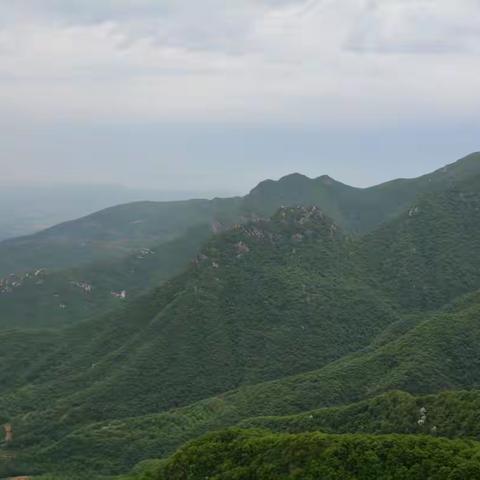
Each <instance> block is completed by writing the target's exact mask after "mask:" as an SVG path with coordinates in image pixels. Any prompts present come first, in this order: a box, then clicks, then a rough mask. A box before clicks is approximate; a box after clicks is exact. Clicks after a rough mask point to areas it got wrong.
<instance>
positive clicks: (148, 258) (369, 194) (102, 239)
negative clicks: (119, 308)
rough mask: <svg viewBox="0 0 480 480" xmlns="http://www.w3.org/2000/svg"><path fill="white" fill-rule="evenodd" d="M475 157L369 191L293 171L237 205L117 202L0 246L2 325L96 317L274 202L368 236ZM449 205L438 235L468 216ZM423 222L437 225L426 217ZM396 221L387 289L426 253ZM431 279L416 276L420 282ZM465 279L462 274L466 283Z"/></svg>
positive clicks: (452, 179) (458, 174) (468, 168)
mask: <svg viewBox="0 0 480 480" xmlns="http://www.w3.org/2000/svg"><path fill="white" fill-rule="evenodd" d="M479 158H480V157H479V155H475V154H474V155H471V156H469V157H466V158H465V159H462V160H460V161H458V162H456V163H454V164H452V165H450V166H447V167H445V168H443V169H441V170H439V171H437V172H434V173H432V174H429V175H426V176H424V177H420V178H417V179H412V180H396V181H393V182H389V183H387V184H382V185H379V186H377V187H372V188H368V189H358V188H353V187H348V186H346V185H343V184H341V183H339V182H336V181H334V180H333V179H331V178H329V177H326V176H323V177H319V178H317V179H309V178H307V177H305V176H302V175H299V174H293V175H289V176H287V177H284V178H282V179H281V180H279V181H278V182H273V181H265V182H262V183H261V184H260V185H258V186H257V187H256V188H255V189H253V190H252V191H251V192H250V193H249V194H248V195H247V196H246V197H244V198H243V199H241V198H233V199H215V200H212V201H207V200H192V201H188V202H163V203H162V202H143V203H142V202H140V203H133V204H128V205H121V206H118V207H114V208H110V209H107V210H104V211H101V212H98V213H96V214H93V215H90V216H88V217H85V218H83V219H79V220H76V221H73V222H67V223H65V224H62V225H59V226H57V227H53V228H51V229H49V230H46V231H44V232H40V233H39V234H37V235H35V236H31V237H24V238H20V239H13V240H10V241H8V242H2V243H0V276H3V277H4V278H3V279H0V327H4V328H5V327H34V328H41V327H57V326H65V325H70V324H73V323H76V322H78V321H80V320H84V319H87V318H89V317H91V316H93V315H97V316H98V315H99V314H100V313H102V312H105V311H108V310H109V309H111V308H114V307H115V306H116V305H118V304H119V303H121V301H122V300H121V298H122V296H128V297H129V298H132V297H135V296H137V295H139V294H140V293H142V292H143V291H146V290H148V289H151V288H153V287H155V286H158V285H159V284H161V283H162V282H163V281H165V280H166V279H168V278H171V277H172V276H173V275H175V274H177V273H179V272H180V270H181V269H182V268H184V266H185V265H187V263H188V262H189V261H191V260H192V258H193V257H194V256H195V254H196V253H197V252H198V250H199V249H200V246H201V244H202V243H203V241H204V240H205V239H206V237H207V235H208V232H210V231H212V230H213V231H215V232H219V231H222V230H224V229H226V228H229V227H230V226H232V225H233V224H234V223H240V224H243V223H245V222H248V221H249V220H251V219H258V218H259V217H264V218H268V217H270V216H271V215H272V214H273V213H274V212H275V211H276V210H277V209H278V208H279V207H280V206H282V205H287V206H288V205H317V206H321V208H322V211H324V212H326V213H327V215H329V216H330V217H331V218H333V219H334V221H335V222H336V223H337V224H339V225H341V226H342V228H343V229H344V230H345V231H346V232H352V231H356V232H364V231H368V230H371V229H372V228H373V227H375V226H376V225H378V224H380V223H382V222H384V221H385V220H387V219H389V218H394V217H396V216H398V215H399V214H401V212H402V211H404V210H406V209H407V207H408V205H410V203H411V202H414V200H415V199H416V198H418V195H419V194H425V192H437V191H438V192H442V191H445V189H452V188H454V187H455V185H458V184H461V183H462V182H463V181H464V180H465V179H468V178H471V177H472V175H473V174H474V173H475V172H477V170H478V172H480V167H479V165H480V162H479ZM450 195H453V196H454V195H455V194H452V193H450ZM420 196H421V195H420ZM434 198H435V197H434ZM450 200H451V199H450ZM450 200H449V199H448V198H445V199H444V201H443V203H442V204H441V205H440V203H441V202H439V201H438V199H437V200H434V201H435V202H437V208H439V209H441V208H447V209H449V208H456V209H457V211H452V212H450V213H451V216H450V217H447V216H445V215H443V213H442V212H441V211H440V210H439V212H438V215H439V216H440V217H441V218H442V221H443V222H444V228H445V229H449V228H457V226H456V224H455V222H457V220H456V219H455V218H454V215H460V216H462V215H467V213H462V212H463V208H464V207H466V209H467V210H466V211H467V212H468V208H472V206H470V207H468V205H467V203H468V200H467V199H464V200H465V201H464V202H463V203H464V204H458V202H457V203H455V202H454V204H453V206H452V205H451V204H450V203H451V202H450ZM475 208H476V207H475ZM459 209H460V210H459ZM468 214H469V213H468ZM409 215H410V216H411V217H418V216H419V215H420V218H412V220H416V225H417V227H415V228H417V230H418V229H420V230H421V229H422V228H423V229H428V228H430V226H429V225H427V224H426V223H425V222H423V219H422V218H421V211H420V208H419V207H418V206H415V204H414V203H413V204H412V208H411V209H410V211H409ZM428 218H429V219H430V221H432V222H436V221H437V219H436V218H434V217H433V215H430V216H429V217H428ZM427 220H428V219H427ZM466 221H468V218H467V219H466ZM448 222H450V223H451V225H449V224H448ZM411 223H413V221H412V222H411ZM403 224H404V223H402V222H401V221H400V223H397V227H395V226H392V225H389V226H388V227H387V228H388V230H389V232H390V233H387V232H385V234H384V236H387V235H390V237H391V238H395V236H396V235H397V234H399V235H401V236H402V238H404V242H405V244H404V245H400V244H399V243H398V242H394V243H395V245H396V248H397V249H400V250H401V251H396V252H393V251H391V252H390V255H387V253H388V252H386V251H385V252H383V254H382V255H381V256H379V258H381V259H384V260H382V261H385V262H386V263H385V265H383V266H382V265H378V269H379V270H380V271H381V270H382V269H383V270H384V273H383V274H381V275H382V276H383V277H384V280H385V281H386V282H387V283H389V284H390V286H391V290H392V291H394V290H395V289H396V288H397V287H398V286H399V284H400V283H402V282H404V283H405V279H402V278H400V277H398V276H397V278H396V279H395V280H394V279H392V278H391V275H390V268H389V265H388V258H390V257H397V256H398V255H403V256H404V257H405V258H404V260H405V262H417V263H418V265H417V267H416V268H422V267H421V264H422V262H423V263H424V264H425V262H427V263H428V261H429V259H428V255H430V253H429V252H423V251H420V252H418V254H417V255H416V256H413V255H411V249H412V248H415V247H414V246H412V245H413V244H412V245H410V244H409V243H408V242H410V243H411V242H414V243H415V241H417V240H418V239H412V240H410V239H409V238H407V235H417V236H418V235H420V236H421V235H424V233H425V232H421V231H420V230H419V231H418V232H417V233H414V232H413V230H412V229H413V228H414V227H413V226H410V225H408V224H406V226H405V228H407V229H409V231H408V232H397V231H396V230H395V228H397V229H398V228H403V227H401V225H403ZM374 238H376V239H379V236H378V235H375V236H374ZM442 238H443V237H442ZM451 238H452V239H453V238H456V237H454V236H452V237H451ZM378 241H381V242H383V245H378V246H377V245H372V249H373V250H372V249H371V252H373V255H372V254H370V255H369V257H370V259H373V261H374V262H375V261H377V258H376V257H377V255H376V253H375V249H376V248H377V247H378V248H383V249H385V248H390V247H388V246H387V245H388V244H387V243H386V242H385V241H384V239H383V237H382V238H381V239H380V240H378ZM372 243H375V240H372ZM429 248H430V247H429ZM435 248H437V249H438V248H442V245H437V246H436V247H435ZM409 249H410V250H409ZM444 250H445V251H446V249H444ZM451 260H452V261H453V260H454V259H451ZM83 264H86V265H83ZM65 267H69V268H65ZM411 267H412V265H410V266H408V268H411ZM472 268H474V267H473V266H472ZM7 272H8V273H9V274H8V275H7ZM14 272H17V273H14ZM430 273H431V272H428V271H425V272H423V274H425V275H427V276H428V275H430ZM469 277H470V274H469V273H468V272H467V277H466V278H465V281H466V282H468V278H469ZM419 280H421V277H420V278H419ZM443 280H444V279H438V282H437V283H438V285H432V286H431V288H432V289H434V291H435V292H436V295H437V296H438V299H439V301H443V300H442V299H443V291H442V288H437V286H440V287H441V286H442V285H445V286H446V288H450V286H447V284H448V281H447V282H446V283H445V284H443V283H442V282H443ZM447 280H448V278H447ZM393 281H395V282H396V283H392V282H393ZM407 282H408V280H407ZM405 288H410V290H411V291H409V292H405V291H404V290H403V289H402V288H401V289H400V291H401V292H402V298H404V299H405V302H407V303H409V302H410V301H411V299H410V297H411V296H412V295H414V296H416V298H417V302H419V303H421V302H423V301H424V300H422V298H423V297H425V296H427V297H429V298H430V300H429V301H430V302H432V301H433V300H432V297H433V295H434V294H433V290H431V291H429V292H423V293H422V291H423V287H422V286H418V285H417V283H413V284H412V283H407V284H405ZM458 288H459V290H461V289H462V287H461V286H458ZM414 289H415V291H412V290H414ZM122 292H124V293H122ZM422 296H423V297H422ZM119 299H120V300H119ZM437 303H438V302H437Z"/></svg>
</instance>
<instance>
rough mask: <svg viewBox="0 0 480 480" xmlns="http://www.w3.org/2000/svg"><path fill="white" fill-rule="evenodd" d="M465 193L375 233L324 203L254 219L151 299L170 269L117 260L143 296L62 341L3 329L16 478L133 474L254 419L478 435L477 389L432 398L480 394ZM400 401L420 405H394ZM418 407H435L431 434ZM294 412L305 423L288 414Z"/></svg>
mask: <svg viewBox="0 0 480 480" xmlns="http://www.w3.org/2000/svg"><path fill="white" fill-rule="evenodd" d="M464 162H466V161H464ZM458 165H459V164H457V165H456V166H455V167H452V168H458ZM460 165H470V163H468V161H467V163H463V164H460ZM449 172H451V170H449V169H447V170H446V171H445V172H438V173H436V174H433V176H432V177H430V178H431V181H429V182H428V183H433V184H435V183H436V180H435V179H436V178H443V177H442V175H446V177H445V178H448V179H450V178H451V177H452V175H453V174H450V173H449ZM453 177H454V178H455V179H456V178H458V177H457V176H456V175H453ZM297 180H299V181H300V182H303V181H304V180H303V179H297ZM297 180H296V181H297ZM323 181H325V179H323ZM279 183H281V182H279ZM439 183H441V182H440V181H439ZM448 185H449V186H448V188H439V189H438V191H430V192H424V193H422V194H421V195H420V196H417V197H416V199H415V201H414V202H413V203H412V204H411V205H410V206H409V207H408V208H406V209H405V210H404V212H403V213H400V214H399V215H397V216H396V218H394V219H393V220H391V221H390V222H388V223H387V224H385V225H382V226H380V227H379V228H377V229H375V230H374V231H372V232H370V233H368V234H366V235H364V236H360V237H358V236H351V235H349V234H347V233H344V231H343V230H342V229H341V228H339V227H338V226H337V225H336V224H335V223H334V222H333V221H332V220H331V219H330V218H329V216H328V215H326V214H325V213H323V212H322V210H321V209H319V208H318V207H315V206H310V207H308V206H295V207H282V208H280V209H279V210H277V212H276V213H275V214H274V215H273V216H272V217H271V218H270V219H262V218H256V219H254V220H250V221H246V218H245V219H244V220H245V221H242V222H241V223H239V224H237V225H236V226H234V227H233V228H231V229H229V230H227V231H225V232H223V233H221V234H218V235H215V236H213V237H211V238H209V240H208V241H207V242H206V243H205V244H204V245H203V247H202V248H201V250H200V251H199V253H198V254H197V255H196V257H195V258H194V261H193V262H191V264H190V266H189V267H188V268H187V269H186V270H185V271H184V272H183V273H181V274H180V275H177V276H175V277H174V278H172V279H170V280H168V281H166V282H165V283H163V285H161V286H160V287H159V288H157V289H155V290H153V291H150V292H149V293H146V294H140V293H141V290H142V288H148V284H149V283H150V282H152V281H162V280H164V278H162V277H161V276H160V274H159V273H156V274H154V272H155V271H158V272H159V271H160V270H161V268H158V269H157V268H156V267H155V266H153V267H152V268H151V266H148V265H147V266H146V267H145V270H141V265H142V264H143V263H144V262H143V259H138V258H133V257H130V258H128V259H126V260H124V262H125V263H123V264H122V263H121V262H114V263H113V265H117V266H118V265H120V267H118V270H117V272H118V279H119V280H121V279H122V278H123V279H126V277H122V272H127V273H128V268H127V267H125V265H128V266H130V265H133V266H134V267H135V268H139V269H140V270H139V274H138V277H135V276H133V277H132V278H131V282H132V288H135V286H138V285H140V287H137V288H138V293H139V294H140V296H136V295H132V297H131V298H130V297H127V298H126V299H124V301H120V302H118V303H120V305H119V306H117V308H115V309H114V310H112V311H111V312H109V313H106V314H104V315H102V316H99V317H96V318H92V319H91V320H88V321H84V322H80V323H77V324H75V325H73V326H71V327H68V328H65V329H61V330H51V331H43V330H30V331H28V330H23V331H20V330H12V331H3V332H2V334H1V335H2V340H3V342H2V344H3V345H5V347H4V348H3V349H1V350H0V358H1V359H2V362H0V380H1V387H0V416H1V417H2V421H8V422H11V423H12V425H13V427H14V432H15V439H14V441H13V442H12V443H10V444H8V445H4V446H3V448H2V447H0V476H1V475H11V474H13V473H12V472H14V473H15V472H16V473H19V474H23V473H35V472H48V471H51V472H69V474H70V475H73V474H75V473H77V474H78V473H84V474H85V475H87V477H88V475H93V473H95V474H104V475H109V474H112V473H113V474H116V473H121V472H125V471H127V470H128V469H129V468H131V467H132V466H133V465H135V464H136V463H138V462H139V461H142V460H144V459H147V458H154V457H165V456H166V455H170V454H172V452H174V451H175V450H176V449H177V448H178V447H180V446H181V445H182V444H183V443H185V442H187V441H189V440H192V439H195V438H197V437H198V436H200V435H202V434H204V433H207V432H209V431H212V430H216V429H219V428H226V427H233V426H235V425H237V424H239V423H240V425H241V426H242V427H247V426H252V427H257V426H259V427H262V428H271V430H273V431H275V432H277V433H279V434H283V433H285V432H287V433H288V432H294V433H300V432H304V431H309V430H312V431H316V430H317V429H319V430H321V431H324V432H326V433H357V432H361V433H375V434H387V433H402V434H407V433H408V434H413V433H429V434H432V433H433V431H432V430H431V429H432V428H433V427H436V431H435V434H438V435H442V436H452V437H454V436H473V437H477V430H476V428H475V422H476V416H475V415H476V413H475V412H476V405H477V402H478V401H477V400H476V396H475V395H476V393H472V395H473V396H472V397H471V398H470V397H468V394H466V393H462V394H458V395H460V396H456V395H457V394H456V393H455V392H453V393H452V394H451V395H452V396H451V397H448V398H446V397H445V396H443V397H442V396H441V395H440V396H438V397H435V398H433V397H431V398H430V397H424V396H425V395H428V394H435V393H439V392H442V391H444V390H457V389H480V374H479V373H478V372H480V368H479V367H480V365H479V362H480V360H479V359H480V347H479V345H480V341H479V340H480V326H479V324H478V317H479V313H480V295H479V294H478V291H480V268H479V267H480V265H479V264H478V263H479V262H480V260H478V259H479V258H480V255H479V253H480V252H479V242H478V238H480V221H479V215H480V176H472V177H469V178H467V179H466V180H464V181H462V182H459V181H456V180H455V181H453V182H450V180H449V181H448ZM297 201H298V198H297ZM207 230H208V229H207ZM199 232H205V230H201V229H200V230H199ZM202 234H203V233H202ZM200 236H201V235H199V237H200ZM190 238H191V239H192V241H191V242H190V243H189V242H186V243H185V244H182V243H181V242H175V241H173V242H171V243H170V244H169V245H170V246H169V247H168V248H167V249H165V251H163V250H160V252H162V253H161V255H164V256H163V257H162V256H159V257H156V256H155V255H153V254H152V257H151V258H152V262H158V263H157V264H158V265H159V266H162V268H163V266H165V263H168V261H171V263H170V265H171V268H172V270H171V271H172V273H173V272H174V270H175V269H177V268H178V269H180V268H181V258H182V255H181V252H183V251H184V250H182V249H183V248H185V251H186V250H187V249H189V248H190V249H191V250H190V251H191V252H193V251H195V243H196V240H197V239H196V238H195V237H194V236H193V235H192V236H191V237H190ZM185 239H186V240H188V237H185ZM198 240H199V241H200V238H198ZM177 253H178V255H177ZM148 256H149V255H147V257H148ZM129 262H131V263H129ZM147 263H148V262H147V261H146V262H145V264H147ZM89 268H92V267H89ZM72 271H73V270H72ZM78 271H82V272H87V271H88V269H85V270H77V272H78ZM102 271H103V269H101V270H99V271H98V272H97V274H98V275H100V274H101V273H102ZM42 275H44V274H43V273H39V274H38V275H37V277H40V278H41V279H43V277H42ZM55 275H60V273H58V274H54V275H53V276H52V277H53V278H55ZM149 275H158V276H156V277H154V276H149ZM47 276H48V275H47ZM115 276H117V275H115ZM127 277H128V274H127ZM142 279H143V280H142ZM125 281H126V280H125ZM142 282H144V283H142ZM45 285H47V286H48V282H47V281H45ZM105 285H109V284H108V283H107V282H106V283H105ZM142 285H144V287H141V286H142ZM41 286H42V288H43V285H41ZM110 288H111V287H110V286H108V287H106V290H105V291H106V292H107V293H109V292H108V290H109V289H110ZM18 291H19V292H20V291H21V290H18ZM109 294H110V293H109ZM115 300H119V299H116V298H115ZM99 302H100V303H99V305H101V301H99ZM80 303H81V302H79V304H80ZM93 308H94V307H93V306H92V311H93ZM55 321H57V320H55ZM392 390H402V391H405V392H407V394H387V395H385V396H382V395H383V394H384V393H387V392H390V391H392ZM408 394H415V395H422V396H423V397H421V398H419V399H418V398H415V399H413V398H412V397H409V396H408ZM378 395H380V397H379V398H377V399H374V400H369V399H372V398H373V397H376V396H378ZM402 395H403V396H402ZM362 401H364V402H366V403H362ZM375 402H377V403H375ZM418 402H420V403H421V402H431V404H430V403H429V404H428V406H426V405H422V406H425V408H427V412H428V413H427V414H426V419H425V422H424V424H423V425H422V426H421V427H422V428H421V429H420V428H419V427H420V425H419V424H418V420H419V419H420V418H417V416H418V414H419V412H420V408H422V406H420V407H419V403H418ZM441 402H444V403H443V404H442V403H441ZM455 402H456V403H455ZM455 404H457V405H461V406H460V412H461V414H458V415H456V414H452V412H453V408H454V406H455ZM342 405H343V406H342ZM345 405H348V406H345ZM382 405H383V406H384V407H385V415H384V416H382V415H381V414H379V409H381V408H383V407H382ZM431 405H432V406H431ZM442 405H443V406H442ZM325 407H329V409H328V410H324V408H325ZM330 407H335V408H334V409H333V410H332V409H331V408H330ZM319 409H321V410H319ZM362 409H363V410H362ZM375 409H377V410H375ZM431 409H433V410H434V411H435V412H437V413H430V411H431ZM312 410H315V412H314V413H312V412H311V411H312ZM365 410H366V413H365ZM440 411H442V412H444V413H442V414H440V413H438V412H440ZM305 412H308V413H305ZM344 412H347V413H344ZM372 412H373V413H372ZM446 412H450V417H451V418H450V419H448V418H447V413H446ZM403 413H405V417H402V415H403ZM286 415H288V416H291V415H300V416H299V417H291V418H292V420H291V422H292V423H290V424H289V423H288V422H289V421H290V420H289V419H285V418H271V417H285V416H286ZM311 415H312V416H313V417H314V426H312V428H308V426H307V428H304V425H305V422H307V420H305V419H306V418H308V419H309V416H311ZM342 415H343V416H342ZM435 415H438V416H437V417H435ZM265 416H266V417H269V418H267V419H262V418H258V417H265ZM306 416H307V417H306ZM433 421H434V422H435V423H434V424H431V423H430V422H433ZM241 422H243V423H241ZM449 422H450V423H449ZM307 423H308V422H307ZM295 424H298V425H300V427H299V429H298V430H295V429H294V428H293V427H292V426H291V425H295ZM462 429H463V430H462ZM279 441H280V440H279ZM407 441H413V440H407ZM352 448H353V447H352ZM409 448H410V447H409ZM9 452H10V453H11V455H13V456H14V459H13V460H12V459H10V460H8V462H5V461H3V460H1V459H2V458H10V457H8V455H9ZM2 462H3V463H2ZM219 474H220V473H219ZM452 475H453V474H452ZM452 478H455V477H452Z"/></svg>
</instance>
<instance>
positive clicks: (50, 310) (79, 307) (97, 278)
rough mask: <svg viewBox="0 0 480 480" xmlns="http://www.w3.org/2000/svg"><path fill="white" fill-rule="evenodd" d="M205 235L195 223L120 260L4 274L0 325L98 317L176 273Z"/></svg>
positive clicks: (35, 324)
mask: <svg viewBox="0 0 480 480" xmlns="http://www.w3.org/2000/svg"><path fill="white" fill-rule="evenodd" d="M211 235H212V230H211V227H210V226H208V225H201V226H199V227H192V228H190V229H189V230H188V231H187V232H186V233H185V235H183V236H181V237H180V238H177V239H175V240H170V241H169V242H165V243H161V244H157V245H152V246H151V248H142V249H139V250H137V251H136V252H135V253H133V254H130V255H128V256H126V257H124V258H120V259H111V260H106V261H98V262H93V263H90V264H88V265H86V266H80V267H76V268H69V269H64V270H53V271H51V270H48V269H41V270H36V271H32V272H26V273H23V274H18V275H10V276H8V277H7V278H6V279H4V280H3V282H1V281H0V282H1V283H0V311H1V313H0V328H40V327H45V328H54V327H65V326H69V325H72V324H75V323H78V322H79V321H81V320H86V319H89V318H91V317H99V316H100V315H101V314H102V313H106V312H108V311H109V310H112V309H115V308H119V307H120V306H121V305H122V304H123V303H125V301H126V299H132V298H135V297H137V296H139V295H141V294H142V293H146V292H147V291H149V290H151V289H152V286H158V285H161V284H162V283H163V282H164V281H166V280H168V279H169V278H171V277H173V276H174V275H176V274H180V273H181V272H182V271H183V270H185V268H187V266H188V265H189V263H190V262H191V260H192V259H193V258H194V257H195V255H196V254H197V253H198V250H199V244H201V243H202V242H204V241H206V240H207V239H208V238H209V237H210V236H211Z"/></svg>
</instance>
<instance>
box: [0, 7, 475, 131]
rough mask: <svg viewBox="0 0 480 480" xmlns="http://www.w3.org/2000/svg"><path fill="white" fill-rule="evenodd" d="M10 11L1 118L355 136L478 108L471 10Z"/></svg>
mask: <svg viewBox="0 0 480 480" xmlns="http://www.w3.org/2000/svg"><path fill="white" fill-rule="evenodd" d="M6 3H7V2H3V3H0V59H1V62H0V118H4V119H10V118H19V119H22V118H27V119H30V120H32V119H33V120H35V121H41V122H48V121H58V120H59V119H60V120H62V119H80V120H87V121H92V122H98V121H102V122H124V123H128V122H132V121H147V122H152V121H169V122H209V121H211V122H229V121H232V122H244V123H245V122H259V123H280V124H282V123H283V124H288V123H307V124H316V125H318V124H323V125H332V124H338V125H346V126H350V127H351V126H355V125H357V126H359V127H362V126H363V125H365V124H367V123H368V124H375V123H378V124H383V123H385V122H393V123H395V122H399V121H408V119H409V118H411V117H412V116H413V117H415V118H416V119H418V118H425V119H427V118H438V116H439V115H444V116H445V117H448V116H456V117H462V116H463V117H465V116H467V117H468V116H472V115H475V114H476V112H477V111H478V107H479V106H480V94H478V93H477V90H478V89H477V87H476V83H477V81H476V79H478V78H479V76H480V65H479V62H478V45H480V43H479V41H480V38H479V32H480V25H479V21H480V15H478V13H479V8H480V7H479V4H478V3H477V1H476V0H457V1H455V2H451V1H449V0H434V1H433V0H432V1H431V0H381V1H368V0H241V1H232V0H204V1H203V2H192V1H191V0H102V1H101V2H99V1H96V0H95V1H94V0H43V1H42V2H38V1H37V0H16V1H15V2H8V3H9V5H7V4H6ZM12 3H13V6H12ZM365 53H368V55H365ZM386 54H388V55H386Z"/></svg>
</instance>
